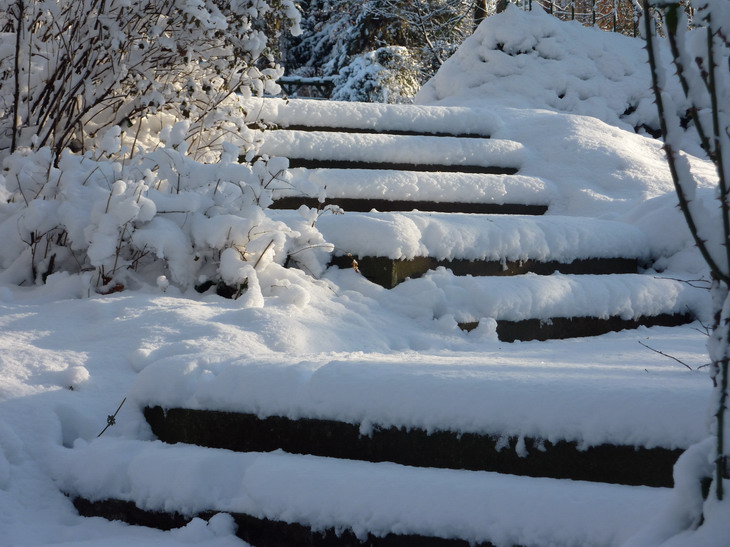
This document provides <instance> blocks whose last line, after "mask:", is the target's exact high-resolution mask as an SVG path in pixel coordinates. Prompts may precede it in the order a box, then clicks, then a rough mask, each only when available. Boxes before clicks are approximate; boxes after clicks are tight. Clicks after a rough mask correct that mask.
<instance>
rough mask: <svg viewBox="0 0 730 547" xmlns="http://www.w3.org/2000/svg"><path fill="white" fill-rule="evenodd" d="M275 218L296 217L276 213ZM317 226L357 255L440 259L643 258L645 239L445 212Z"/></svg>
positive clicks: (578, 226)
mask: <svg viewBox="0 0 730 547" xmlns="http://www.w3.org/2000/svg"><path fill="white" fill-rule="evenodd" d="M276 216H277V217H278V218H282V219H285V218H287V217H289V218H291V217H293V216H294V215H292V214H290V213H286V212H281V213H279V212H277V215H276ZM317 227H318V228H319V230H320V231H321V232H322V234H324V236H325V239H326V240H327V241H329V242H330V243H332V244H334V246H335V249H336V250H339V251H342V252H349V253H352V254H354V255H358V256H386V257H388V258H397V259H409V258H413V257H416V256H430V257H433V258H437V259H439V260H446V259H456V258H463V259H472V260H496V261H501V260H526V259H534V260H540V261H549V260H557V261H560V262H571V261H573V260H575V259H577V258H617V257H624V258H643V257H648V256H649V255H650V254H651V249H650V248H649V246H648V240H647V238H646V237H645V236H644V234H643V233H642V232H641V231H640V230H638V229H636V228H635V227H633V226H631V225H629V224H626V223H622V222H614V221H608V220H596V219H591V218H578V217H558V216H550V217H546V216H544V217H543V216H522V215H470V214H447V213H408V214H406V213H345V214H344V215H329V214H325V215H322V216H320V218H319V220H318V221H317Z"/></svg>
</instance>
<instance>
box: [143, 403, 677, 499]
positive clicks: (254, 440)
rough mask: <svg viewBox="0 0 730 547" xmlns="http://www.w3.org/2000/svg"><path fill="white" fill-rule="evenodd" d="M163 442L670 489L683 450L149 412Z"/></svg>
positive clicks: (153, 409)
mask: <svg viewBox="0 0 730 547" xmlns="http://www.w3.org/2000/svg"><path fill="white" fill-rule="evenodd" d="M144 412H145V417H146V419H147V422H148V423H149V424H150V427H151V428H152V432H153V433H154V434H155V435H156V436H157V438H158V439H160V440H161V441H164V442H166V443H171V444H175V443H187V444H195V445H199V446H206V447H211V448H224V449H228V450H234V451H238V452H271V451H274V450H284V451H285V452H289V453H293V454H310V455H315V456H326V457H330V458H337V459H349V460H363V461H369V462H394V463H398V464H402V465H409V466H414V467H432V468H433V467H438V468H446V469H468V470H473V471H493V472H498V473H508V474H511V475H521V476H528V477H551V478H556V479H571V480H585V481H592V482H607V483H614V484H627V485H644V486H662V487H671V486H672V484H673V479H672V469H673V467H674V464H675V463H676V461H677V458H679V456H680V454H681V453H682V451H683V450H682V449H667V448H661V447H653V448H644V447H635V446H630V445H614V444H601V445H598V446H593V447H589V448H584V447H582V446H581V445H580V444H579V443H578V442H576V441H557V442H554V443H553V442H551V441H548V440H545V439H536V438H531V437H519V436H511V435H509V434H508V433H503V434H501V435H480V434H475V433H462V432H454V431H432V432H428V431H426V430H424V429H420V428H411V427H395V426H391V427H387V428H381V427H372V429H371V430H370V431H368V432H367V434H363V432H362V429H361V427H360V426H359V425H357V424H349V423H346V422H340V421H337V420H321V419H311V418H299V419H296V420H292V419H289V418H286V417H281V416H271V417H267V418H260V417H258V416H257V415H255V414H242V413H234V412H222V411H214V410H198V409H187V408H164V409H163V408H162V407H160V406H155V407H147V408H145V411H144Z"/></svg>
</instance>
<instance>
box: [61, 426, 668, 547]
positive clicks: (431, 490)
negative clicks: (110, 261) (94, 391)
mask: <svg viewBox="0 0 730 547" xmlns="http://www.w3.org/2000/svg"><path fill="white" fill-rule="evenodd" d="M66 452H67V453H66V454H64V455H63V458H62V459H61V460H60V461H59V462H58V465H57V466H56V468H57V471H56V474H57V476H58V477H59V479H60V483H61V486H62V487H63V488H64V489H66V490H69V491H70V492H73V493H77V494H80V495H83V496H86V497H88V498H91V499H95V500H99V499H104V498H106V497H113V498H117V499H125V500H130V501H134V502H136V503H137V504H138V505H139V506H140V507H143V508H145V509H157V510H165V511H179V512H182V513H187V514H192V513H195V512H197V511H202V510H206V509H210V508H211V507H213V508H217V509H219V510H223V511H229V512H243V513H248V514H251V515H253V516H256V517H259V518H268V519H272V520H280V521H284V522H296V523H301V524H305V525H309V526H311V527H313V528H315V529H324V528H336V529H342V528H352V529H353V530H354V532H355V533H356V534H358V535H359V536H361V537H363V539H364V537H365V536H366V535H367V533H368V532H370V533H372V534H374V535H377V536H383V535H386V534H387V533H389V532H392V533H395V534H422V535H426V536H437V537H443V538H452V537H456V538H463V539H467V540H470V541H485V540H486V541H491V542H492V543H494V544H495V545H504V546H506V545H526V546H532V545H555V546H558V545H559V546H562V547H569V546H575V547H578V546H589V545H590V546H596V547H598V546H608V545H615V544H616V543H618V542H619V541H620V540H621V539H625V538H626V537H627V536H628V535H629V534H630V533H631V532H633V531H635V530H636V529H637V528H638V527H640V526H641V524H642V523H643V522H644V521H645V520H646V519H647V518H649V517H650V516H651V515H652V514H653V513H655V512H656V511H658V510H660V509H661V508H663V506H664V505H665V503H666V501H667V499H668V494H669V491H668V490H666V489H653V488H646V487H639V488H636V487H625V486H616V485H606V484H594V483H586V482H579V481H556V480H551V479H528V478H524V477H514V476H509V475H498V474H495V473H484V472H469V471H451V470H442V469H418V468H409V467H404V466H399V465H395V464H389V463H380V464H372V463H364V462H353V461H347V460H332V459H327V458H316V457H311V456H295V455H290V454H285V453H276V452H275V453H270V454H261V453H248V454H237V453H234V452H229V451H225V450H213V449H203V448H199V447H194V446H182V445H176V446H174V447H173V446H165V445H163V444H161V443H159V442H155V443H142V442H139V441H120V440H115V439H109V440H107V439H102V440H99V441H96V442H93V443H91V444H89V445H80V446H78V447H77V449H76V450H74V451H66ZM99 462H103V463H102V464H99ZM90 469H91V471H90Z"/></svg>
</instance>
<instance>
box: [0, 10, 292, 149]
mask: <svg viewBox="0 0 730 547" xmlns="http://www.w3.org/2000/svg"><path fill="white" fill-rule="evenodd" d="M298 20H299V14H298V12H297V10H296V8H295V7H294V5H293V3H292V2H291V0H273V1H271V2H270V3H269V2H267V1H266V0H235V1H225V0H196V1H190V0H138V1H134V2H130V1H128V0H33V1H31V0H0V29H2V30H3V31H4V32H3V33H0V154H2V153H3V152H4V151H8V150H9V151H11V152H12V151H15V150H17V149H18V148H20V147H24V146H28V147H31V148H33V149H36V150H37V149H40V148H42V147H44V146H49V147H51V148H52V149H53V151H54V152H55V153H56V155H57V156H59V155H60V153H61V151H62V150H63V149H64V148H66V147H67V146H68V147H71V148H72V149H74V150H77V151H83V150H89V149H91V148H92V147H94V146H96V145H97V144H98V136H99V135H101V134H102V133H104V130H105V129H107V128H110V127H114V126H117V125H119V126H121V127H125V126H129V125H130V123H131V124H134V122H135V120H136V119H138V118H139V117H141V116H144V115H146V114H149V113H151V112H156V111H168V112H171V113H172V114H173V115H174V116H175V117H176V118H179V119H187V120H189V121H190V123H191V135H192V140H193V142H192V147H193V149H195V148H197V147H200V148H204V147H205V145H206V144H208V143H206V142H204V140H205V139H204V133H205V129H208V128H210V127H213V126H216V125H220V124H222V125H223V126H224V127H223V128H224V129H226V130H235V128H236V126H235V123H234V124H231V123H230V120H231V119H232V118H233V119H235V118H236V117H240V116H234V115H235V102H233V103H229V102H227V99H228V98H229V97H230V96H231V95H232V94H234V93H237V92H244V93H249V92H250V90H251V89H253V90H254V91H256V92H258V93H262V92H264V91H275V90H276V84H275V83H274V80H275V79H276V78H278V76H279V75H280V74H281V73H282V71H281V69H280V68H279V67H278V66H276V65H275V64H274V62H273V59H272V58H271V57H270V56H269V55H268V52H267V47H268V43H269V39H270V38H271V37H270V36H267V33H269V34H270V33H271V32H278V30H279V29H283V28H288V27H292V29H293V31H295V32H296V31H297V30H298ZM274 38H275V37H274ZM197 141H203V142H197Z"/></svg>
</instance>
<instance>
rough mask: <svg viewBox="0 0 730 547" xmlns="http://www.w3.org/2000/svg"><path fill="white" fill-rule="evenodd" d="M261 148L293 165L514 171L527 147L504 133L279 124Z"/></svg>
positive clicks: (497, 172) (266, 136)
mask: <svg viewBox="0 0 730 547" xmlns="http://www.w3.org/2000/svg"><path fill="white" fill-rule="evenodd" d="M258 151H259V154H265V155H267V156H280V157H285V158H289V168H291V169H296V168H306V169H370V170H372V169H377V170H404V171H423V172H452V173H478V174H502V175H512V174H515V173H517V172H518V171H519V168H520V167H521V165H522V163H523V160H524V148H523V146H522V145H521V144H519V143H517V142H515V141H509V140H501V139H459V138H456V137H431V136H406V135H376V134H359V133H358V134H354V133H336V132H331V131H289V130H279V131H271V132H268V133H265V136H264V139H263V142H262V144H261V146H260V147H259V150H258Z"/></svg>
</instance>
